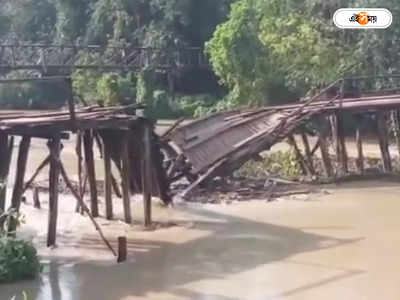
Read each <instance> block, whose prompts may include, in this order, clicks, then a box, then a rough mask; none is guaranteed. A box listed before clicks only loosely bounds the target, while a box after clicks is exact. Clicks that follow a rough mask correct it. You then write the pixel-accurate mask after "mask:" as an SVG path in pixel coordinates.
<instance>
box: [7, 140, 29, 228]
mask: <svg viewBox="0 0 400 300" xmlns="http://www.w3.org/2000/svg"><path fill="white" fill-rule="evenodd" d="M30 145H31V138H30V137H27V136H24V137H22V140H21V142H20V144H19V150H18V159H17V170H16V173H15V182H14V190H13V194H12V197H11V207H12V208H13V209H15V210H16V211H19V208H20V206H21V198H22V195H23V191H24V179H25V172H26V164H27V162H28V154H29V147H30ZM16 225H17V224H16V222H15V221H13V222H11V224H10V226H9V228H8V231H9V232H15V230H16Z"/></svg>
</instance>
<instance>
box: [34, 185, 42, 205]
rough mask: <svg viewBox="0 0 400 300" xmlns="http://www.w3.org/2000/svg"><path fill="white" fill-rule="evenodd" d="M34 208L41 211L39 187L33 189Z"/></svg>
mask: <svg viewBox="0 0 400 300" xmlns="http://www.w3.org/2000/svg"><path fill="white" fill-rule="evenodd" d="M33 207H34V208H37V209H40V208H41V205H40V198H39V189H38V188H37V187H35V188H34V189H33Z"/></svg>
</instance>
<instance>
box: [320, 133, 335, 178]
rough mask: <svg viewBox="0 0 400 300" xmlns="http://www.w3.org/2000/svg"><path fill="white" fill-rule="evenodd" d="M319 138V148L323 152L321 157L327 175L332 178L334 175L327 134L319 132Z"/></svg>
mask: <svg viewBox="0 0 400 300" xmlns="http://www.w3.org/2000/svg"><path fill="white" fill-rule="evenodd" d="M318 137H319V147H320V150H321V157H322V163H323V166H324V171H325V174H326V176H327V177H332V176H333V175H334V174H333V168H332V162H331V158H330V156H329V148H328V143H327V141H326V134H325V133H324V132H322V131H319V132H318Z"/></svg>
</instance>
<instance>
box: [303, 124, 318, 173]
mask: <svg viewBox="0 0 400 300" xmlns="http://www.w3.org/2000/svg"><path fill="white" fill-rule="evenodd" d="M301 139H302V141H303V145H304V152H305V155H306V159H307V164H308V167H309V169H310V172H311V174H312V175H315V169H314V164H313V159H312V154H311V148H310V143H309V141H308V137H307V134H306V133H305V132H302V133H301Z"/></svg>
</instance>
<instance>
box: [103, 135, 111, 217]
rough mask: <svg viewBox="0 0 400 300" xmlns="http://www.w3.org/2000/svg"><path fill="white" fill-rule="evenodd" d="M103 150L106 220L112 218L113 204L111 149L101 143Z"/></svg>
mask: <svg viewBox="0 0 400 300" xmlns="http://www.w3.org/2000/svg"><path fill="white" fill-rule="evenodd" d="M103 145H104V149H103V153H104V155H103V156H104V157H103V158H104V193H105V196H104V197H105V204H106V218H107V220H112V218H113V202H112V175H111V149H110V146H109V144H108V143H107V142H106V141H103Z"/></svg>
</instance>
